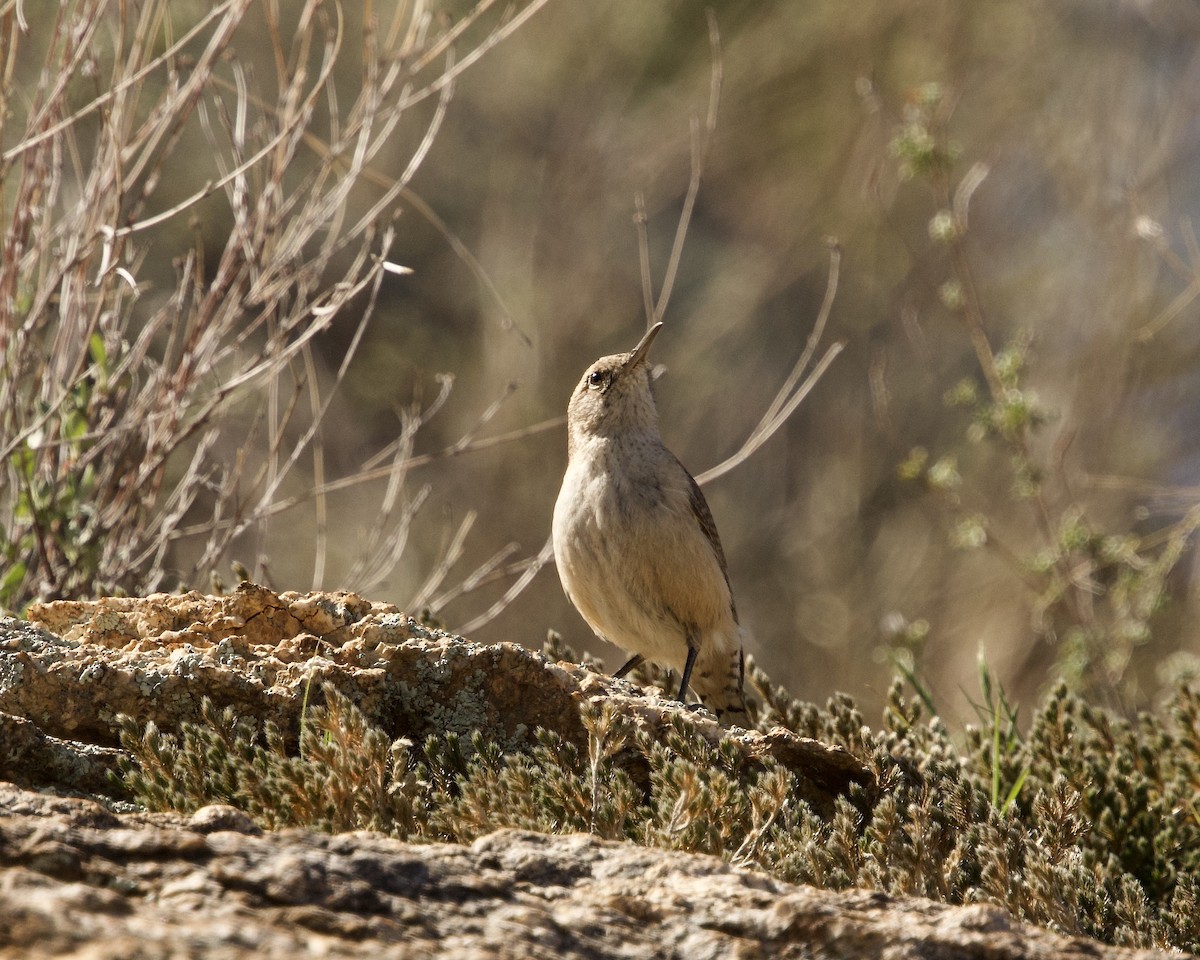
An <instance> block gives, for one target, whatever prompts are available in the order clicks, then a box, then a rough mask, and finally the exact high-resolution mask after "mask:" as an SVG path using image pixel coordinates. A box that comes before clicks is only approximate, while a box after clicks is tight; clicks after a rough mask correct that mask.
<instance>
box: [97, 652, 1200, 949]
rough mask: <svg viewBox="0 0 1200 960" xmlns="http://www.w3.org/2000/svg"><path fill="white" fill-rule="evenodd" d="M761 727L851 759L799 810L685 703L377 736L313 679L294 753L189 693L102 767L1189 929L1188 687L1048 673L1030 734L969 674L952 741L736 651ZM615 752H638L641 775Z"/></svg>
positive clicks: (470, 833) (209, 797)
mask: <svg viewBox="0 0 1200 960" xmlns="http://www.w3.org/2000/svg"><path fill="white" fill-rule="evenodd" d="M751 676H752V678H753V681H754V685H755V686H756V688H757V689H758V691H759V692H760V694H761V695H762V696H763V698H764V702H763V704H762V705H761V707H760V713H759V718H758V723H759V726H760V727H761V728H763V729H766V728H768V727H770V726H772V725H775V724H782V725H784V726H786V727H788V728H789V729H791V730H793V731H795V732H796V733H799V734H802V735H804V736H809V737H817V738H819V739H821V740H822V741H824V742H826V743H834V744H838V745H841V746H843V747H845V748H846V749H847V750H848V751H850V752H851V753H852V754H854V756H856V757H857V758H859V759H860V760H862V761H863V763H864V764H865V765H866V766H867V767H868V768H869V769H870V770H871V771H872V773H873V774H874V776H875V777H876V781H877V783H878V787H879V789H878V793H877V795H874V796H872V797H868V795H867V794H866V793H864V792H862V789H861V788H860V787H858V786H854V787H852V788H851V791H852V792H851V794H850V795H848V796H846V797H839V798H838V800H837V801H836V804H835V807H834V809H833V811H832V812H831V813H829V814H827V815H825V816H820V815H818V814H817V813H816V812H815V811H814V810H813V809H812V808H811V807H810V806H809V805H808V804H807V803H805V802H804V801H803V800H800V799H799V791H798V787H797V783H796V775H795V774H793V773H791V772H790V771H788V770H787V769H785V768H783V767H781V766H779V765H778V764H776V763H775V762H774V761H773V760H771V759H767V760H764V761H761V762H759V761H750V760H747V759H746V757H745V755H744V754H743V753H742V752H741V751H739V749H738V748H737V746H736V745H735V744H734V742H733V740H732V738H731V737H726V738H724V739H722V740H721V741H720V742H718V743H717V744H712V743H710V742H709V741H708V740H707V739H706V737H705V735H704V734H703V733H701V732H700V731H699V730H698V729H697V728H696V727H695V726H694V724H695V721H694V720H693V719H692V718H691V717H690V716H688V715H686V714H680V715H679V716H678V717H676V718H675V720H674V722H673V724H671V725H670V726H669V727H668V729H667V730H666V731H665V733H664V734H663V735H662V736H661V738H659V739H653V738H651V737H650V735H649V734H647V733H646V732H645V729H640V728H638V727H637V726H636V725H635V724H634V723H633V721H631V720H630V719H629V718H627V717H625V716H623V715H622V714H621V713H619V712H618V711H617V710H616V708H614V707H613V705H612V704H603V705H597V704H585V705H584V706H583V708H582V709H583V722H584V725H585V727H586V729H587V732H588V742H587V750H586V755H585V754H584V753H583V751H582V750H580V749H579V748H578V747H576V746H575V745H574V744H572V743H569V742H567V741H565V740H564V739H563V738H562V737H561V736H559V735H558V734H557V733H555V732H554V731H550V730H539V731H537V732H536V737H535V740H536V745H535V746H533V747H532V748H531V749H529V750H527V751H524V752H510V753H506V752H504V751H503V750H502V749H501V748H500V747H499V746H498V745H497V744H495V743H493V742H490V741H488V740H487V739H485V738H484V737H483V736H482V735H481V734H478V733H477V734H476V735H475V736H473V737H471V738H470V739H469V741H467V740H465V739H463V738H460V737H458V736H457V735H454V734H447V735H445V736H442V737H439V736H431V737H429V738H428V739H427V740H426V742H425V743H424V744H423V745H420V746H418V745H416V744H414V743H413V742H411V741H409V740H407V739H404V738H400V739H397V740H389V739H388V737H387V736H386V735H385V734H384V733H382V731H380V730H379V729H378V728H375V727H372V726H371V725H370V724H369V723H368V722H367V720H366V718H365V717H364V716H363V714H362V713H361V712H360V711H359V710H358V709H357V708H356V707H355V706H354V705H353V704H352V703H351V702H350V700H349V699H347V698H346V697H345V696H343V695H342V694H340V693H338V692H337V691H336V690H335V689H333V688H332V687H328V686H327V687H326V688H325V689H324V697H323V699H324V706H318V707H312V708H310V709H309V710H308V711H307V713H306V715H305V718H304V724H303V726H302V733H301V740H300V751H299V755H297V756H292V755H289V753H288V752H287V750H286V749H285V747H284V740H283V737H282V736H281V734H280V732H279V731H278V730H277V729H276V728H274V727H273V726H271V725H267V726H266V728H265V729H261V730H260V729H259V727H258V725H256V724H255V723H253V722H252V721H251V720H249V719H247V718H238V717H237V716H236V715H235V713H234V711H233V710H232V708H228V709H226V710H224V711H217V710H216V709H215V708H214V707H213V706H212V705H211V703H208V702H207V701H206V703H205V706H204V709H203V722H201V723H199V724H185V725H184V726H183V728H182V730H181V731H180V732H179V734H178V735H169V734H164V733H162V732H161V731H159V730H158V729H157V728H155V726H154V725H153V724H150V725H148V726H147V727H146V728H144V729H143V728H141V727H139V726H138V725H137V724H136V723H135V722H134V721H133V720H132V719H130V718H128V717H123V718H121V720H120V724H121V742H122V744H123V746H124V747H125V748H126V749H127V750H128V751H130V754H131V756H132V758H133V759H132V760H125V761H124V762H123V767H122V769H123V778H122V786H123V787H126V788H128V789H129V790H130V791H131V792H132V793H133V794H134V796H136V797H137V798H138V799H139V800H140V801H141V802H142V803H144V804H145V805H146V806H147V807H149V808H150V809H152V810H178V811H183V812H191V811H194V810H196V809H199V808H200V807H201V806H204V805H206V804H209V803H229V804H233V805H235V806H237V807H239V808H241V809H243V810H245V811H246V812H247V813H249V814H250V815H251V816H253V817H254V818H255V820H257V821H258V822H259V823H260V824H262V825H263V826H265V827H268V828H280V827H286V826H304V827H312V828H317V829H322V830H327V831H346V830H358V829H369V830H377V831H384V832H387V833H389V834H391V835H392V836H396V837H399V838H403V839H409V840H418V841H452V842H457V843H469V842H471V841H472V840H474V839H476V838H478V837H480V836H483V835H485V834H487V833H489V832H491V831H493V830H496V829H498V828H501V827H516V828H518V829H524V830H538V831H542V832H548V833H570V832H591V833H594V834H597V835H598V836H601V837H605V838H609V839H619V840H626V841H632V842H635V843H640V844H645V845H648V846H657V847H662V848H666V849H676V850H686V851H692V852H701V853H708V854H712V855H715V856H719V857H722V858H724V859H726V860H729V861H731V862H733V863H736V864H740V865H743V866H751V867H755V868H757V869H760V870H764V871H766V872H768V873H771V874H772V875H774V876H776V877H779V878H780V879H783V880H787V881H790V882H801V883H808V884H813V885H815V886H818V887H824V888H829V889H842V888H846V887H850V886H857V887H866V888H869V889H875V890H881V891H884V892H886V893H888V894H891V895H895V896H901V895H918V896H924V897H929V898H931V899H934V900H938V901H942V902H946V903H956V904H957V903H981V902H983V903H995V904H999V905H1001V906H1003V907H1005V908H1006V909H1008V910H1010V911H1011V912H1012V913H1013V914H1014V915H1015V916H1017V917H1018V918H1020V919H1024V920H1027V921H1030V922H1033V923H1036V924H1039V925H1042V926H1046V927H1049V928H1051V929H1054V930H1057V931H1059V932H1062V933H1067V934H1078V935H1087V936H1091V937H1096V938H1099V939H1101V940H1104V941H1106V942H1108V943H1118V944H1125V945H1129V946H1141V947H1151V946H1153V947H1159V948H1171V947H1174V948H1178V949H1182V950H1190V951H1196V950H1198V949H1200V815H1198V813H1197V809H1196V804H1195V798H1196V794H1197V790H1198V789H1200V696H1198V695H1197V693H1196V691H1195V690H1194V689H1193V688H1189V687H1186V686H1181V687H1179V688H1177V689H1176V691H1175V693H1174V694H1173V695H1172V697H1171V699H1170V701H1169V702H1168V703H1167V704H1166V707H1165V709H1164V711H1163V713H1162V715H1161V716H1150V715H1141V716H1139V717H1138V718H1137V719H1136V720H1132V721H1130V720H1124V719H1122V718H1119V717H1116V716H1114V715H1113V714H1111V713H1109V712H1107V711H1105V710H1103V709H1101V708H1097V707H1094V706H1092V705H1089V704H1088V703H1087V702H1086V701H1085V700H1083V699H1082V698H1080V697H1078V696H1076V695H1073V694H1071V693H1069V692H1068V690H1067V688H1066V686H1065V685H1062V684H1060V685H1059V686H1057V687H1055V688H1054V690H1053V691H1052V692H1051V693H1050V695H1049V696H1048V697H1047V698H1046V700H1045V701H1043V702H1042V704H1041V705H1040V707H1039V709H1038V711H1037V713H1036V715H1035V716H1034V718H1033V721H1032V724H1031V726H1030V730H1029V732H1028V734H1026V735H1022V734H1021V733H1020V732H1019V731H1018V729H1017V724H1016V722H1015V721H1016V717H1015V713H1014V711H1013V710H1012V708H1011V706H1010V704H1009V702H1008V699H1007V696H1006V694H1005V693H1004V691H1003V688H997V687H996V686H995V685H994V684H993V682H992V680H991V678H990V675H989V674H988V672H987V671H986V670H983V671H982V672H981V692H982V694H983V701H982V703H981V704H979V715H980V723H979V724H978V725H973V726H970V727H968V728H967V730H966V735H965V749H964V746H963V745H962V744H961V743H960V742H956V740H955V738H952V737H951V735H950V733H949V732H948V730H947V727H946V726H945V724H944V723H942V722H941V721H940V720H939V719H937V718H936V717H931V716H929V715H927V714H926V712H925V709H924V707H923V706H922V704H921V702H920V700H909V699H907V698H906V696H905V694H904V686H903V684H902V683H901V682H900V681H896V682H895V683H894V684H893V685H892V687H891V689H890V691H889V694H888V700H887V705H886V708H885V714H884V724H883V727H882V729H880V730H877V731H876V730H871V729H870V728H868V727H867V726H865V724H864V721H863V716H862V714H861V713H860V712H859V710H858V708H857V707H856V706H855V704H854V702H853V701H852V700H851V699H850V698H849V697H846V696H844V695H838V696H836V697H833V698H831V699H830V701H829V702H828V704H827V706H826V707H825V708H823V709H822V708H819V707H816V706H814V705H813V704H810V703H804V702H801V701H798V700H793V699H792V698H791V697H789V696H788V695H787V694H786V692H784V691H783V689H782V688H778V687H775V686H773V685H772V684H771V682H770V681H769V679H768V678H767V676H766V675H765V674H764V673H763V672H762V671H761V670H758V669H757V668H755V667H753V666H752V667H751ZM631 765H641V766H643V769H645V768H647V767H648V770H649V779H648V783H646V784H645V785H643V786H639V785H638V782H636V781H635V779H634V778H633V777H631V775H630V772H629V771H630V768H631Z"/></svg>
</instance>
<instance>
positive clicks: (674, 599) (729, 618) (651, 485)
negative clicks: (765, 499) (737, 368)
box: [554, 324, 745, 717]
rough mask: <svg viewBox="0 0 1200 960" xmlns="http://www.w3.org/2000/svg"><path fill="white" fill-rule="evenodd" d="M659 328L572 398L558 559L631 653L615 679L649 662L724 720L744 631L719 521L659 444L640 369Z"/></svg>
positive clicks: (594, 621) (587, 605)
mask: <svg viewBox="0 0 1200 960" xmlns="http://www.w3.org/2000/svg"><path fill="white" fill-rule="evenodd" d="M661 326H662V325H661V324H656V325H655V326H654V327H653V328H651V330H650V331H649V332H648V333H647V334H646V336H645V337H644V338H643V339H642V342H641V343H639V344H638V346H637V347H636V348H634V350H632V351H631V352H629V353H622V354H616V355H614V356H611V357H602V358H601V359H599V360H597V361H596V362H595V363H594V364H592V366H591V367H589V368H588V370H587V372H586V373H584V375H583V378H582V379H581V380H580V382H579V385H578V386H577V387H576V388H575V392H574V393H573V394H572V396H571V402H570V404H569V406H568V408H567V430H568V434H567V450H568V463H567V472H566V475H565V476H564V477H563V484H562V489H561V490H560V492H559V495H558V501H557V502H556V503H555V506H554V553H555V559H556V562H557V565H558V573H559V577H560V578H561V579H562V584H563V589H564V590H566V593H567V596H568V597H569V598H570V599H571V602H572V603H573V604H574V605H575V608H576V609H577V610H578V611H579V613H580V614H581V615H582V617H583V619H584V620H586V621H587V623H588V625H589V626H590V627H591V628H592V629H593V630H594V631H595V632H596V634H597V635H599V636H600V637H603V638H604V639H605V640H608V641H609V642H610V643H613V644H616V645H617V646H619V647H622V648H624V649H625V650H628V651H629V652H630V653H631V654H633V655H634V657H635V661H632V662H631V663H630V664H626V666H625V668H623V669H622V671H619V672H618V674H617V675H618V676H620V675H621V673H623V672H624V670H626V669H629V667H630V666H632V665H633V662H636V660H637V658H639V657H644V658H646V659H648V660H651V661H653V662H655V663H658V664H661V665H663V666H668V667H671V668H674V669H676V670H680V671H681V672H682V673H683V681H684V682H683V684H681V688H680V699H683V697H684V696H685V695H686V693H687V686H688V685H690V687H691V689H692V690H693V691H694V692H695V693H696V694H697V695H698V696H699V697H700V698H701V700H703V701H704V703H705V705H706V706H708V707H709V708H710V709H712V710H714V711H715V712H717V713H718V714H719V715H721V716H723V717H724V716H728V715H735V716H736V715H738V714H743V715H744V712H745V701H744V700H743V697H742V672H743V671H742V641H741V629H740V627H739V626H738V619H737V609H736V607H735V605H734V602H733V594H732V591H731V590H730V586H729V577H728V573H727V570H726V564H725V554H724V552H723V551H722V549H721V541H720V539H719V538H718V536H717V528H716V524H715V523H714V522H713V519H712V514H711V513H710V512H709V509H708V504H707V503H706V502H705V500H704V494H703V493H701V492H700V488H699V487H698V486H697V485H696V481H695V480H693V479H692V476H691V474H689V473H688V472H687V470H686V469H685V468H684V466H683V465H682V464H681V463H680V462H679V460H677V459H676V458H675V456H674V454H672V453H671V451H669V450H668V449H667V448H666V447H665V446H664V445H663V442H662V438H661V436H660V435H659V430H658V411H657V409H656V408H655V405H654V396H653V393H652V391H651V381H650V371H649V368H648V365H647V363H646V362H645V361H646V356H647V353H648V351H649V347H650V344H651V343H652V342H653V340H654V337H655V336H656V335H657V333H658V331H659V329H660V328H661ZM690 650H694V651H695V657H694V665H693V667H692V671H691V674H690V677H689V676H688V674H687V669H686V668H687V663H688V659H689V651H690ZM689 681H690V684H689Z"/></svg>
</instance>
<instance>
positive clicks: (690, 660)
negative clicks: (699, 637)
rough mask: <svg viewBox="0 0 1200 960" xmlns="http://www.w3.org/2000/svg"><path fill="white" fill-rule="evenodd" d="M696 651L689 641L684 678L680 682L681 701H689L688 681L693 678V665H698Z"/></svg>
mask: <svg viewBox="0 0 1200 960" xmlns="http://www.w3.org/2000/svg"><path fill="white" fill-rule="evenodd" d="M689 639H690V638H689ZM696 653H697V650H696V648H695V647H693V646H692V645H691V644H690V643H689V644H688V655H687V662H686V663H684V665H683V680H682V681H680V683H679V702H680V703H687V692H688V682H689V681H690V680H691V679H692V667H694V666H695V665H696Z"/></svg>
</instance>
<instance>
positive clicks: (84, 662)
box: [0, 583, 871, 811]
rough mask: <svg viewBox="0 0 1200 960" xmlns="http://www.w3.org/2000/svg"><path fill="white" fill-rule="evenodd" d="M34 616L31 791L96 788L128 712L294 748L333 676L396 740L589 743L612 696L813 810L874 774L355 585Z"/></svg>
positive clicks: (0, 629)
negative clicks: (691, 732)
mask: <svg viewBox="0 0 1200 960" xmlns="http://www.w3.org/2000/svg"><path fill="white" fill-rule="evenodd" d="M29 620H30V622H29V623H25V622H22V621H18V620H11V619H8V620H2V619H0V730H2V729H5V726H4V725H5V724H10V725H16V726H19V725H20V718H25V719H26V720H29V721H31V722H32V724H34V725H35V726H34V727H33V728H31V729H24V728H22V729H23V732H22V734H21V735H22V737H23V738H24V739H23V741H22V742H23V743H26V744H27V745H26V746H25V747H23V748H22V749H21V750H20V751H19V752H16V753H13V754H12V755H11V756H8V757H7V758H6V756H5V755H4V754H3V753H0V777H6V778H7V779H10V780H15V781H17V782H20V783H24V784H28V785H47V784H53V785H55V786H58V787H60V788H69V789H73V790H76V791H81V792H90V793H94V792H97V791H98V790H100V789H102V787H98V786H97V784H98V783H100V784H103V781H104V772H105V770H106V769H108V768H111V767H112V766H113V765H114V763H115V757H116V753H115V750H114V748H115V747H116V746H117V745H118V737H117V728H116V724H115V719H116V717H117V715H118V714H122V713H123V714H128V715H129V716H131V717H133V718H134V719H135V720H137V721H138V722H139V723H141V724H144V723H146V722H148V721H151V720H153V721H154V722H155V723H156V724H157V725H158V727H159V728H160V729H163V730H166V731H171V730H175V729H178V727H179V725H180V724H181V723H183V722H184V721H195V720H197V719H198V718H199V714H200V704H201V701H202V699H203V698H205V697H208V698H209V699H211V700H212V701H213V702H214V703H215V704H216V705H217V706H218V707H221V708H223V707H227V706H228V707H233V708H234V709H235V710H236V711H237V713H238V714H239V715H242V716H249V717H254V718H256V719H257V720H259V721H270V722H271V723H274V724H275V725H276V726H277V727H279V728H280V729H281V730H282V731H283V732H284V735H285V739H287V740H289V741H291V742H292V743H294V742H295V740H296V738H297V737H298V735H299V728H300V717H301V714H302V712H303V709H304V704H305V702H306V700H307V701H309V702H312V700H313V699H314V698H319V696H320V690H321V687H322V685H323V684H325V683H330V684H332V685H333V686H335V687H336V688H337V689H339V690H340V691H341V692H342V693H344V694H346V695H347V696H349V697H350V698H351V699H352V700H353V701H354V703H355V704H356V705H357V706H358V707H359V709H361V710H362V711H363V712H364V713H365V714H366V715H367V717H368V719H369V720H370V721H371V722H372V723H374V724H375V725H376V726H378V727H380V728H381V729H382V730H384V732H386V733H387V734H388V736H389V737H391V738H393V739H395V738H397V737H402V736H404V737H409V738H410V739H412V740H414V741H417V742H420V741H421V740H423V739H424V738H425V737H426V736H428V735H429V734H445V733H449V732H456V733H459V734H462V735H463V736H464V737H466V736H469V735H470V734H471V733H472V732H473V731H475V730H481V731H482V732H483V733H484V734H485V735H486V736H487V737H488V738H489V739H492V740H495V741H496V742H498V743H499V744H501V746H502V747H503V748H504V749H506V750H508V749H516V748H519V747H521V746H523V745H525V744H526V743H528V742H529V740H530V738H531V737H532V734H533V731H534V730H535V729H536V728H538V727H545V728H547V729H550V730H553V731H555V732H557V733H558V734H560V735H561V736H563V737H564V738H565V739H567V740H570V741H572V742H574V743H575V744H576V745H578V746H579V747H580V748H581V749H583V750H585V752H586V744H587V733H586V731H585V729H584V727H583V724H582V721H581V719H580V714H579V708H580V705H581V704H582V703H583V702H585V701H589V700H590V701H596V702H602V701H612V702H615V703H617V705H618V707H619V709H620V710H621V711H622V713H624V714H625V715H626V716H628V717H630V718H632V719H633V721H634V722H635V723H636V724H637V725H638V726H640V727H641V728H643V729H646V730H648V731H649V732H650V733H651V734H652V735H657V733H658V731H660V730H661V728H662V727H663V726H664V724H666V723H667V722H669V721H670V719H671V718H672V717H677V716H679V715H680V714H684V715H686V717H687V719H688V722H689V724H691V725H692V726H693V727H695V728H696V729H697V730H698V731H699V732H700V733H701V734H702V735H703V736H705V737H707V738H709V739H710V740H711V741H713V742H716V741H717V740H719V739H722V738H727V737H731V736H732V738H733V740H734V742H735V743H736V744H737V745H738V748H739V749H740V750H742V751H744V752H745V753H746V754H747V755H748V756H751V757H765V756H772V757H774V758H775V759H777V760H778V761H779V762H780V763H782V764H783V765H784V766H786V767H787V768H788V769H789V770H791V771H792V772H794V773H796V774H797V777H798V782H799V785H800V786H799V791H798V792H799V796H800V797H802V798H803V799H805V800H806V801H807V802H808V803H809V804H810V805H812V807H813V808H814V809H815V810H817V811H828V810H830V809H831V808H832V805H833V802H834V800H835V799H836V798H837V797H838V796H840V795H844V794H845V793H846V792H847V790H848V789H849V787H850V784H852V783H859V784H862V785H864V786H869V785H870V784H871V777H870V774H869V773H868V772H867V771H866V770H865V769H863V767H862V766H861V764H859V763H858V761H857V760H855V759H854V758H853V757H852V756H850V754H848V753H847V752H846V751H844V750H841V749H839V748H835V747H829V746H826V745H824V744H820V743H817V742H815V741H812V740H806V739H804V738H800V737H797V736H795V735H793V734H791V733H789V732H788V731H786V730H782V729H781V730H778V731H776V732H774V733H772V734H770V735H766V736H764V735H762V734H758V733H755V732H750V731H736V730H735V731H732V732H731V731H727V730H724V729H723V728H721V727H720V725H719V724H718V723H717V722H716V720H715V719H712V718H711V716H710V715H708V714H705V713H703V712H700V713H694V712H692V711H690V710H686V709H685V708H682V707H681V706H680V705H679V704H677V703H675V702H674V701H673V700H669V699H666V698H663V697H662V696H659V695H657V694H656V693H652V692H648V691H642V690H639V688H637V687H635V686H633V685H632V684H629V683H626V682H624V681H617V680H613V679H612V678H610V677H605V676H601V675H599V674H596V673H593V672H591V671H590V670H588V669H586V668H585V667H581V666H578V665H576V664H572V663H567V662H565V661H564V662H560V663H553V662H551V661H550V660H548V659H547V658H546V657H544V656H542V655H541V654H539V653H535V652H533V651H531V650H528V649H527V648H525V647H522V646H520V645H518V644H512V643H502V644H496V645H491V646H484V645H481V644H476V643H471V642H469V641H467V640H465V639H463V638H462V637H456V636H452V635H450V634H447V633H445V632H443V631H439V630H432V629H430V628H428V627H426V626H424V625H422V624H420V623H418V622H417V621H416V620H413V619H412V618H411V617H407V616H405V615H404V614H402V613H400V612H399V611H398V610H397V608H396V607H394V606H391V605H389V604H381V603H371V602H369V601H366V600H364V599H363V598H362V597H359V596H357V595H356V594H353V593H310V594H299V593H281V594H276V593H274V592H272V591H270V590H268V589H266V588H265V587H261V586H258V585H255V584H251V583H243V584H242V585H241V586H239V587H238V588H237V590H236V591H234V592H233V593H232V594H230V595H228V596H222V597H209V596H204V595H202V594H199V593H187V594H180V595H172V594H155V595H153V596H150V597H146V598H105V599H101V600H94V601H80V600H71V601H55V602H51V603H42V604H35V605H33V606H32V607H31V608H30V611H29ZM4 714H8V715H11V717H12V718H14V719H12V720H6V719H5V718H4ZM14 729H15V726H14ZM73 771H74V772H73Z"/></svg>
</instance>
